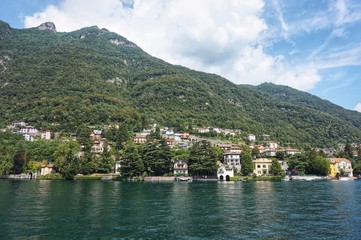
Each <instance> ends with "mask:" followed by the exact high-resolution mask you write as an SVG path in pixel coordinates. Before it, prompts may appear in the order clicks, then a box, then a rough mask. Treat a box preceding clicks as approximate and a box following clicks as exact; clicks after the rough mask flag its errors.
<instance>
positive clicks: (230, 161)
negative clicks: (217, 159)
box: [223, 150, 241, 172]
mask: <svg viewBox="0 0 361 240" xmlns="http://www.w3.org/2000/svg"><path fill="white" fill-rule="evenodd" d="M223 165H225V166H229V167H230V168H232V169H233V167H235V168H236V169H237V171H238V172H240V171H241V150H230V151H227V152H225V153H224V154H223Z"/></svg>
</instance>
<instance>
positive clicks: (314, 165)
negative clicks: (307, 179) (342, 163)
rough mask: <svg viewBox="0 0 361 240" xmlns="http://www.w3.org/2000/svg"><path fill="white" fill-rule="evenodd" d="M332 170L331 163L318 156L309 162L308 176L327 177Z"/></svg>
mask: <svg viewBox="0 0 361 240" xmlns="http://www.w3.org/2000/svg"><path fill="white" fill-rule="evenodd" d="M329 170H330V162H329V161H328V159H326V158H323V157H321V156H316V157H314V158H312V159H309V161H308V167H307V174H318V175H322V176H327V175H328V173H329Z"/></svg>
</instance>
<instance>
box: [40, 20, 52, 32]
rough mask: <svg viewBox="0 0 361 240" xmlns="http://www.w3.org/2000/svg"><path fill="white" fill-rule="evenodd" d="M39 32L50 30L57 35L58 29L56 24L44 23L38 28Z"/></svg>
mask: <svg viewBox="0 0 361 240" xmlns="http://www.w3.org/2000/svg"><path fill="white" fill-rule="evenodd" d="M37 29H38V30H41V31H43V30H49V31H51V32H54V33H56V27H55V24H54V23H52V22H45V23H42V24H40V26H39V27H37Z"/></svg>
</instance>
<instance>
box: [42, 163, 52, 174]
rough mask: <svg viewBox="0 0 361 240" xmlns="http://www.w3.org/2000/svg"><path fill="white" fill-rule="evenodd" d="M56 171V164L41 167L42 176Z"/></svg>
mask: <svg viewBox="0 0 361 240" xmlns="http://www.w3.org/2000/svg"><path fill="white" fill-rule="evenodd" d="M54 172H55V170H54V166H53V165H52V164H48V165H43V166H41V169H40V175H41V176H45V175H48V174H52V173H54Z"/></svg>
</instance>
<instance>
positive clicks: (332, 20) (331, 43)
mask: <svg viewBox="0 0 361 240" xmlns="http://www.w3.org/2000/svg"><path fill="white" fill-rule="evenodd" d="M0 19H1V20H3V21H6V22H8V23H9V24H10V25H11V26H12V27H14V28H24V27H34V26H38V25H40V24H41V23H43V22H45V21H52V22H54V23H55V25H56V27H57V29H58V31H62V32H63V31H64V32H67V31H73V30H76V29H79V28H81V27H85V26H92V25H97V26H99V27H100V28H103V27H104V28H107V29H109V30H111V31H114V32H117V33H119V34H120V35H122V36H124V37H126V38H128V39H129V40H131V41H133V42H135V43H136V44H137V45H138V46H140V47H141V48H143V49H144V50H145V51H147V52H148V53H150V54H152V55H153V56H156V57H159V58H162V59H164V60H166V61H168V62H171V63H173V64H180V65H184V66H187V67H190V68H192V69H196V70H201V71H206V72H212V73H216V74H219V75H221V76H224V77H226V78H227V79H229V80H231V81H233V82H235V83H237V84H253V85H257V84H260V83H262V82H273V83H276V84H282V85H288V86H291V87H293V88H297V89H300V90H302V91H306V92H309V93H311V94H314V95H317V96H319V97H321V98H323V99H327V100H329V101H331V102H333V103H336V104H338V105H340V106H342V107H344V108H348V109H356V108H357V109H358V110H359V111H361V94H359V91H360V90H361V67H360V65H361V31H360V29H361V2H360V1H358V0H327V1H326V0H317V1H315V0H300V1H290V0H232V1H230V0H229V1H219V0H202V1H193V0H103V1H98V0H1V2H0ZM358 104H359V105H358ZM357 105H358V107H356V106H357Z"/></svg>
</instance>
